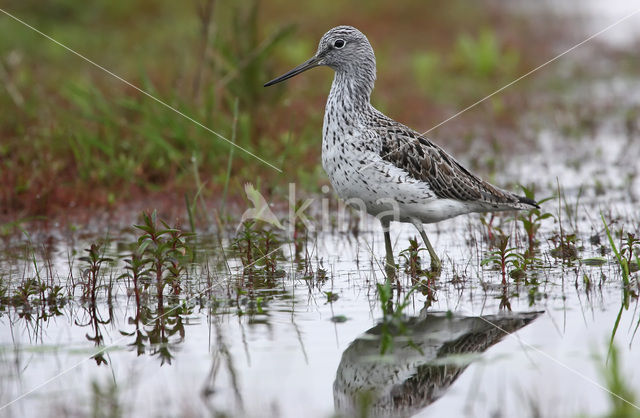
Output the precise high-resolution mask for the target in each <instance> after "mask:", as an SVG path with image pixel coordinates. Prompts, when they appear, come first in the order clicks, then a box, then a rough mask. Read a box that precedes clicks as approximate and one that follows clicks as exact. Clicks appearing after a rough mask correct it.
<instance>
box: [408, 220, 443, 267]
mask: <svg viewBox="0 0 640 418" xmlns="http://www.w3.org/2000/svg"><path fill="white" fill-rule="evenodd" d="M413 225H414V226H415V227H416V229H417V230H418V232H420V236H421V237H422V240H423V241H424V245H426V246H427V251H429V256H430V257H431V270H432V271H433V272H434V273H440V269H441V268H442V263H441V262H440V259H439V258H438V255H437V254H436V252H435V251H434V250H433V246H432V245H431V242H430V241H429V238H427V234H426V233H425V232H424V226H423V225H422V222H420V221H414V222H413Z"/></svg>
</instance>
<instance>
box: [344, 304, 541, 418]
mask: <svg viewBox="0 0 640 418" xmlns="http://www.w3.org/2000/svg"><path fill="white" fill-rule="evenodd" d="M541 313H542V312H527V313H504V314H498V315H486V316H462V315H458V314H451V313H433V312H432V313H426V312H425V311H424V310H423V312H421V314H420V316H418V317H412V318H408V319H407V320H406V321H404V322H403V326H402V327H392V328H391V330H390V331H389V329H390V328H389V327H388V326H387V327H384V326H383V324H378V325H376V326H375V327H373V328H371V329H370V330H368V331H366V332H365V333H364V334H363V335H362V336H360V337H358V338H357V339H356V340H355V341H353V342H352V343H351V344H350V345H349V347H348V348H347V349H346V350H345V352H344V353H343V354H342V359H341V361H340V365H339V366H338V371H337V373H336V380H335V382H334V384H333V397H334V404H335V408H336V412H337V413H338V414H339V415H346V416H354V415H356V414H357V415H363V416H381V417H382V416H384V417H386V416H411V415H413V414H415V413H417V412H418V411H419V410H421V409H423V408H424V407H426V406H427V405H429V404H431V403H433V402H434V401H436V400H437V399H438V398H440V397H441V396H442V395H443V394H444V393H445V392H446V391H447V389H448V388H449V387H450V386H451V384H452V383H453V382H454V381H455V380H456V379H457V378H458V376H460V374H461V373H462V372H463V371H464V370H465V369H466V368H467V366H468V365H469V363H470V362H471V360H472V358H473V357H474V356H473V354H474V353H482V352H483V351H485V350H486V349H487V348H489V347H491V346H492V345H494V344H496V343H497V342H499V341H500V340H501V339H502V338H503V337H504V336H505V335H507V334H508V333H512V332H515V331H517V330H518V329H520V328H522V327H524V326H525V325H527V324H529V323H530V322H531V321H533V320H534V319H536V318H537V317H538V316H539V315H540V314H541ZM400 331H403V332H400ZM385 332H390V333H391V334H392V338H393V347H394V349H393V352H392V353H391V354H387V355H384V356H383V355H380V347H381V342H382V339H383V338H384V337H385V336H384V335H383V334H384V333H385ZM387 337H388V336H387Z"/></svg>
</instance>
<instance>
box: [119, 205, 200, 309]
mask: <svg viewBox="0 0 640 418" xmlns="http://www.w3.org/2000/svg"><path fill="white" fill-rule="evenodd" d="M142 222H143V223H142V224H141V225H134V227H135V228H136V229H137V230H139V231H141V232H142V234H141V235H140V237H139V238H138V241H137V245H138V247H137V249H136V251H135V252H134V254H136V253H137V255H135V256H134V255H132V258H131V262H132V263H133V259H134V257H140V260H139V262H140V263H144V264H146V265H148V266H149V267H148V268H149V270H150V272H151V273H153V275H154V276H155V277H154V278H155V285H156V290H157V295H158V299H162V295H163V291H164V287H165V285H169V286H170V287H171V291H172V293H173V294H175V295H177V294H179V293H180V289H181V287H180V278H181V274H182V272H183V271H184V270H185V258H184V256H185V254H186V253H187V252H188V251H191V249H190V248H189V246H188V245H187V244H186V241H185V239H186V237H188V236H192V235H193V234H192V233H189V232H184V231H182V230H181V229H180V228H179V227H170V226H169V225H168V224H167V223H166V222H165V221H163V220H160V221H158V214H157V212H156V211H153V212H152V213H151V214H149V213H147V212H143V213H142ZM143 257H144V258H143ZM130 265H131V264H130ZM136 268H138V269H141V268H142V266H137V267H136ZM141 271H144V270H139V272H141Z"/></svg>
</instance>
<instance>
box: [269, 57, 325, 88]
mask: <svg viewBox="0 0 640 418" xmlns="http://www.w3.org/2000/svg"><path fill="white" fill-rule="evenodd" d="M319 61H320V57H317V56H314V57H313V58H311V59H309V60H307V61H305V62H303V63H302V64H300V65H298V66H297V67H296V68H294V69H293V70H291V71H289V72H286V73H284V74H282V75H281V76H280V77H277V78H274V79H273V80H271V81H269V82H268V83H266V84H265V85H264V86H265V87H269V86H273V85H274V84H277V83H279V82H281V81H284V80H288V79H290V78H291V77H294V76H296V75H298V74H300V73H303V72H305V71H307V70H310V69H311V68H313V67H317V66H318V65H320V64H319Z"/></svg>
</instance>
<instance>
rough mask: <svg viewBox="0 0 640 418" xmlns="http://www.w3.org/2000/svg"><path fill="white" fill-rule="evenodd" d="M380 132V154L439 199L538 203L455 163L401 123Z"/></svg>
mask: <svg viewBox="0 0 640 418" xmlns="http://www.w3.org/2000/svg"><path fill="white" fill-rule="evenodd" d="M389 125H390V126H386V127H385V128H384V129H383V130H381V132H380V135H381V137H382V138H383V139H382V148H381V157H382V159H383V160H384V161H387V162H389V163H391V164H394V165H395V166H397V167H399V168H401V169H403V170H405V171H406V172H407V173H408V174H409V175H410V176H411V177H413V178H414V179H416V180H420V181H423V182H425V183H427V184H428V185H429V187H430V188H431V190H432V191H433V192H434V193H435V195H436V196H437V197H439V198H441V199H454V200H459V201H464V202H468V201H476V202H483V203H487V204H491V205H513V206H514V208H518V207H519V206H523V205H522V204H523V203H524V204H526V205H530V206H537V205H536V203H535V202H533V201H531V200H530V199H526V198H524V197H520V196H516V195H514V194H512V193H509V192H506V191H503V190H500V189H499V188H497V187H495V186H493V185H491V184H489V183H487V182H486V181H483V180H482V179H480V178H479V177H478V176H476V175H474V174H473V173H471V172H470V171H469V170H467V169H466V168H464V167H463V166H462V165H461V164H460V163H458V162H457V161H456V160H455V159H454V158H453V157H451V156H450V155H449V154H447V153H446V152H445V151H444V150H443V149H442V148H440V147H439V146H437V145H436V144H434V143H433V142H431V141H430V140H428V139H427V138H425V137H423V136H421V135H420V134H418V133H417V132H415V131H413V130H412V129H410V128H407V127H406V126H404V125H401V124H389Z"/></svg>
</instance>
